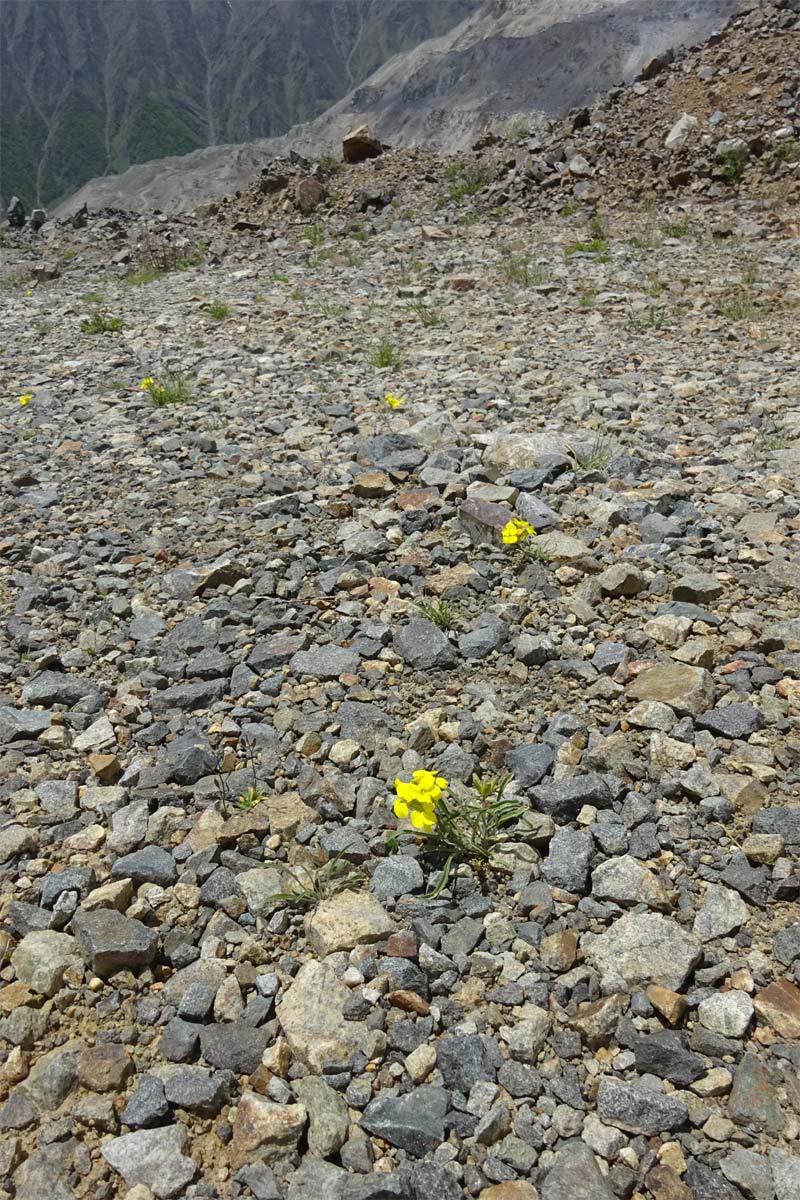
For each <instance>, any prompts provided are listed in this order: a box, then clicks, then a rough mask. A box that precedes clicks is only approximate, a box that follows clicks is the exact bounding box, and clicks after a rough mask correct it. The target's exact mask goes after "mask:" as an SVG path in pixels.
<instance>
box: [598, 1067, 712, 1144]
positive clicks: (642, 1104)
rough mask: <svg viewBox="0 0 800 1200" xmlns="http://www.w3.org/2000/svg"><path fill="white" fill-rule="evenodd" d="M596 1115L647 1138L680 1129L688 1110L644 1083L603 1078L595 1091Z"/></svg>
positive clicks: (687, 1115) (627, 1131)
mask: <svg viewBox="0 0 800 1200" xmlns="http://www.w3.org/2000/svg"><path fill="white" fill-rule="evenodd" d="M597 1115H598V1116H599V1117H600V1119H601V1121H605V1122H606V1124H607V1125H614V1126H616V1128H617V1129H624V1130H625V1131H626V1133H634V1134H635V1133H643V1134H645V1135H646V1136H647V1137H652V1136H653V1135H655V1134H663V1133H669V1132H672V1131H673V1130H675V1129H680V1128H681V1127H682V1126H683V1125H685V1124H686V1123H687V1121H688V1119H689V1113H688V1111H687V1109H686V1107H685V1105H683V1104H681V1102H680V1100H676V1099H675V1098H674V1097H672V1096H667V1095H665V1094H664V1093H663V1092H659V1091H656V1090H654V1089H653V1088H651V1087H647V1086H645V1085H644V1084H643V1083H639V1082H636V1083H622V1082H620V1081H619V1080H615V1079H609V1078H604V1079H601V1081H600V1088H599V1091H598V1093H597Z"/></svg>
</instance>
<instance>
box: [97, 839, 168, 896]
mask: <svg viewBox="0 0 800 1200" xmlns="http://www.w3.org/2000/svg"><path fill="white" fill-rule="evenodd" d="M111 878H112V879H131V880H133V883H134V886H135V887H138V886H139V885H140V884H142V883H156V884H158V886H159V887H163V888H167V887H170V885H171V884H173V883H174V882H175V880H176V879H177V878H178V868H177V866H176V864H175V859H174V858H173V857H172V855H171V854H169V853H168V852H167V851H166V850H162V848H161V847H160V846H144V847H143V848H142V849H141V850H136V851H134V853H133V854H126V855H124V856H123V857H122V858H118V859H117V861H116V862H115V863H114V865H113V867H112V868H111Z"/></svg>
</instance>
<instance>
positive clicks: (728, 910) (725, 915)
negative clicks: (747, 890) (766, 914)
mask: <svg viewBox="0 0 800 1200" xmlns="http://www.w3.org/2000/svg"><path fill="white" fill-rule="evenodd" d="M748 916H749V912H748V909H747V905H746V904H745V902H744V900H742V898H741V896H739V895H737V893H736V892H732V891H731V890H730V888H725V887H720V885H719V884H716V883H712V884H709V886H708V888H707V889H706V894H705V897H704V898H703V905H702V908H701V909H700V911H699V912H698V914H697V916H696V917H695V920H694V926H693V929H694V932H695V934H696V935H697V937H699V938H700V939H701V940H702V941H704V942H709V941H712V940H713V939H714V938H719V937H725V936H726V935H727V934H729V933H733V932H734V931H735V930H737V929H740V928H741V926H742V925H745V924H746V923H747V918H748Z"/></svg>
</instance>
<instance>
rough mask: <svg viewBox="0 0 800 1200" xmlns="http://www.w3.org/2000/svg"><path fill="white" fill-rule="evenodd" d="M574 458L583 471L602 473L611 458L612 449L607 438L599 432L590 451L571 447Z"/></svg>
mask: <svg viewBox="0 0 800 1200" xmlns="http://www.w3.org/2000/svg"><path fill="white" fill-rule="evenodd" d="M570 450H571V452H572V457H573V458H574V459H575V463H576V465H577V466H578V467H579V468H580V470H581V471H600V470H602V469H603V467H604V466H605V465H606V463H607V462H608V460H609V459H610V458H611V448H610V446H609V445H608V442H607V440H606V438H605V436H604V435H603V434H602V433H600V432H598V433H596V434H595V438H594V441H593V442H592V444H591V446H590V447H589V449H588V450H583V449H581V450H578V449H577V448H576V447H575V446H570Z"/></svg>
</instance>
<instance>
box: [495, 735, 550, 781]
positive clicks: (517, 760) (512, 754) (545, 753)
mask: <svg viewBox="0 0 800 1200" xmlns="http://www.w3.org/2000/svg"><path fill="white" fill-rule="evenodd" d="M554 762H555V752H554V750H553V749H552V747H551V746H546V745H544V744H541V743H540V744H538V745H528V744H525V745H522V746H517V747H516V748H515V749H514V750H509V751H508V753H507V754H506V766H507V767H508V769H509V771H510V772H511V774H512V775H513V776H514V778H515V779H516V781H517V783H519V784H520V785H521V786H522V787H525V788H527V787H534V786H535V785H536V784H537V783H541V781H542V779H544V777H545V775H546V774H547V772H548V771H549V770H550V768H551V767H552V765H553V763H554Z"/></svg>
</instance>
